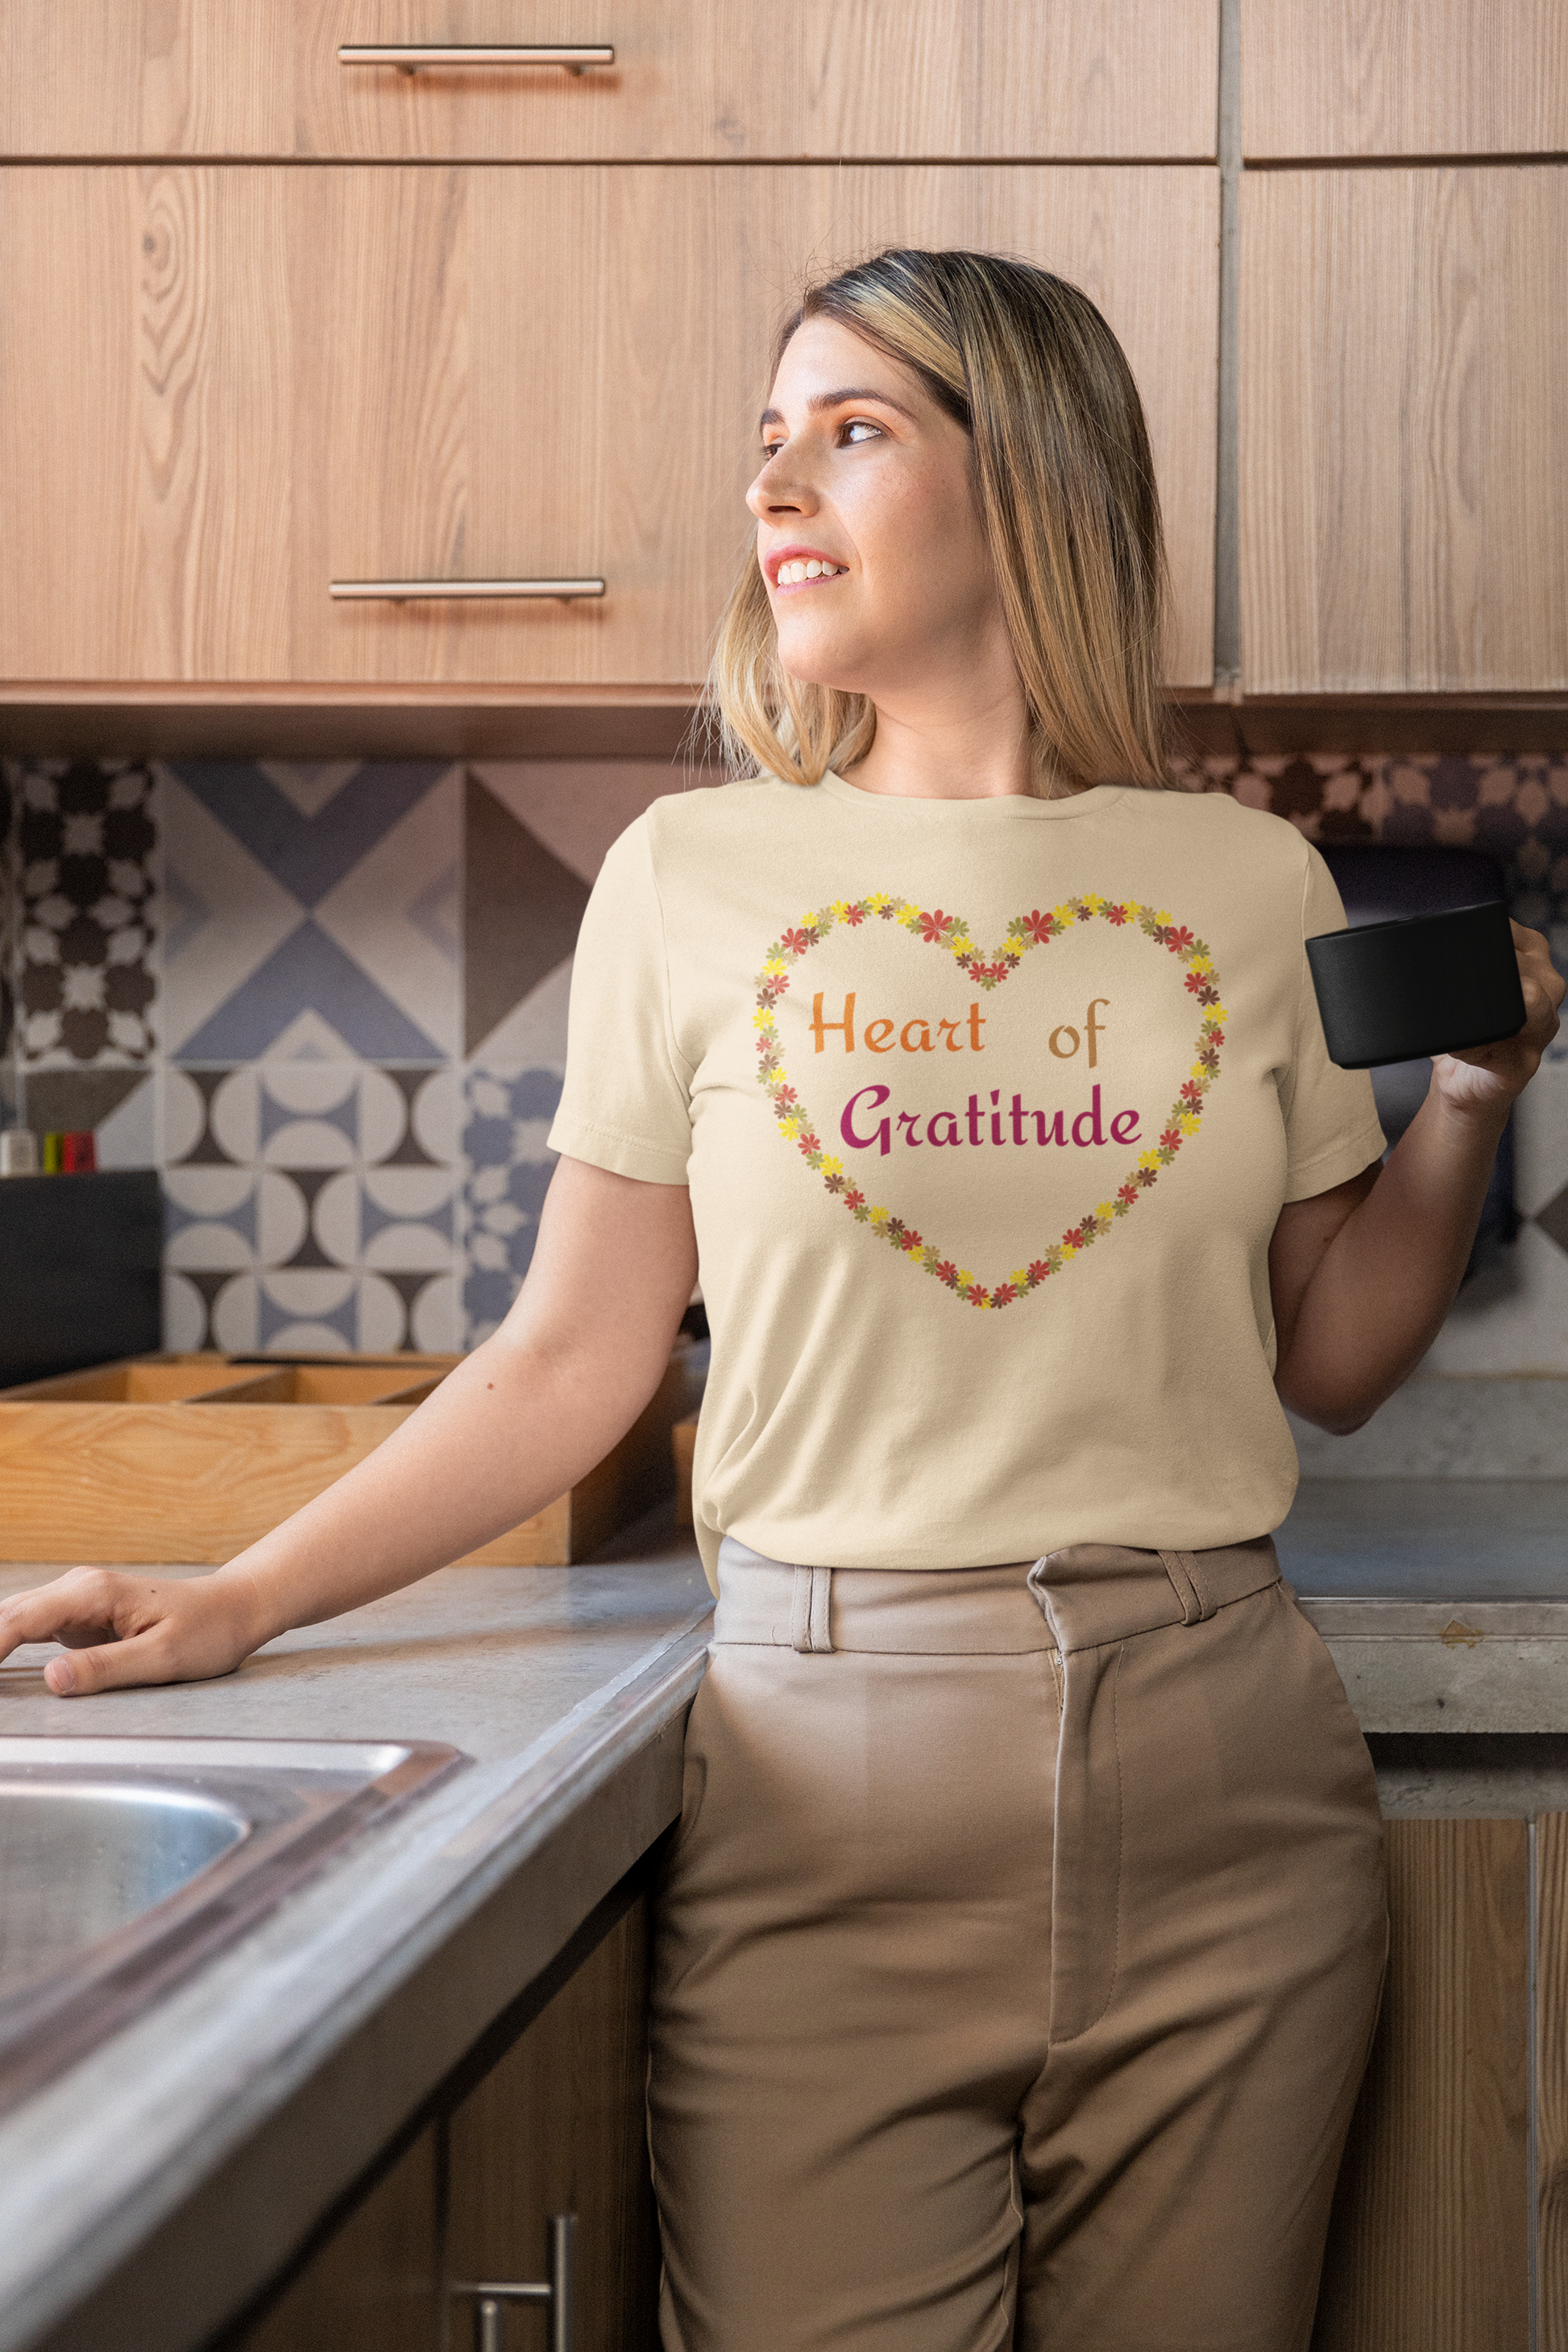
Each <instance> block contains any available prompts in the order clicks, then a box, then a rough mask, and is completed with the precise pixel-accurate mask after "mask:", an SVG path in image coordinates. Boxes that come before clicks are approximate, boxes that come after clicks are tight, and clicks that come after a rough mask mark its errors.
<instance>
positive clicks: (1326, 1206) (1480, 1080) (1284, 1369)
mask: <svg viewBox="0 0 1568 2352" xmlns="http://www.w3.org/2000/svg"><path fill="white" fill-rule="evenodd" d="M1513 940H1514V946H1515V948H1516V949H1517V950H1518V952H1519V972H1520V981H1521V986H1522V987H1523V990H1524V1003H1525V1013H1526V1019H1525V1024H1524V1026H1523V1028H1522V1029H1521V1031H1520V1032H1519V1034H1518V1035H1517V1036H1516V1037H1509V1038H1505V1039H1504V1040H1503V1042H1502V1043H1501V1044H1500V1045H1482V1046H1480V1047H1479V1048H1477V1050H1475V1051H1474V1052H1472V1053H1468V1054H1442V1055H1438V1057H1437V1060H1436V1063H1435V1064H1434V1066H1433V1070H1432V1085H1431V1087H1430V1090H1429V1091H1428V1093H1427V1097H1426V1101H1425V1102H1424V1103H1423V1104H1422V1106H1421V1108H1420V1110H1419V1111H1418V1112H1417V1114H1416V1116H1415V1118H1414V1119H1413V1120H1412V1122H1411V1124H1410V1126H1409V1127H1408V1128H1407V1129H1405V1133H1404V1135H1403V1136H1402V1137H1401V1138H1400V1139H1399V1142H1398V1145H1397V1146H1396V1148H1395V1149H1394V1150H1393V1151H1392V1152H1391V1153H1390V1154H1389V1157H1388V1159H1387V1160H1386V1161H1385V1162H1384V1163H1383V1164H1381V1165H1379V1164H1378V1163H1376V1162H1374V1163H1373V1166H1372V1167H1370V1168H1365V1169H1363V1171H1362V1172H1361V1174H1360V1175H1359V1176H1353V1177H1352V1179H1351V1181H1350V1182H1349V1183H1348V1184H1336V1185H1335V1186H1334V1188H1333V1190H1332V1191H1331V1192H1319V1193H1317V1194H1315V1195H1314V1197H1313V1198H1312V1199H1310V1200H1308V1201H1292V1202H1288V1203H1287V1205H1286V1207H1285V1208H1283V1209H1282V1210H1281V1211H1280V1213H1279V1223H1278V1224H1277V1225H1276V1226H1275V1228H1274V1238H1273V1240H1272V1242H1271V1243H1270V1244H1269V1247H1268V1283H1269V1288H1270V1290H1271V1292H1272V1294H1273V1302H1274V1328H1275V1333H1276V1336H1277V1339H1278V1342H1279V1360H1278V1362H1277V1365H1276V1368H1275V1373H1274V1385H1275V1387H1276V1388H1277V1389H1278V1390H1279V1395H1280V1398H1281V1399H1282V1401H1283V1402H1285V1403H1286V1404H1288V1405H1289V1407H1290V1409H1291V1411H1292V1412H1298V1413H1300V1415H1301V1417H1302V1418H1303V1420H1306V1421H1311V1422H1316V1423H1317V1424H1318V1426H1319V1427H1320V1428H1321V1429H1331V1430H1333V1431H1335V1432H1336V1433H1345V1432H1347V1431H1350V1430H1352V1429H1359V1428H1360V1427H1361V1425H1362V1423H1363V1422H1364V1421H1367V1420H1369V1419H1370V1418H1371V1416H1372V1415H1373V1413H1374V1412H1376V1411H1377V1408H1378V1406H1379V1405H1380V1404H1382V1403H1383V1402H1384V1399H1385V1398H1387V1397H1390V1396H1392V1395H1393V1393H1394V1390H1395V1389H1396V1388H1397V1387H1398V1386H1399V1384H1400V1382H1401V1381H1403V1380H1405V1378H1406V1377H1407V1376H1408V1375H1409V1374H1410V1373H1411V1372H1412V1371H1414V1370H1415V1366H1416V1365H1417V1364H1418V1363H1419V1362H1420V1360H1421V1359H1422V1357H1423V1356H1424V1355H1425V1354H1426V1350H1427V1349H1428V1348H1429V1347H1430V1346H1431V1344H1432V1342H1433V1340H1434V1339H1436V1336H1437V1330H1438V1327H1439V1325H1440V1324H1441V1323H1442V1320H1443V1318H1444V1316H1445V1315H1446V1314H1447V1311H1448V1308H1449V1307H1450V1306H1451V1305H1452V1304H1453V1300H1454V1294H1455V1292H1456V1291H1457V1290H1458V1286H1459V1278H1460V1276H1461V1275H1462V1274H1463V1273H1464V1270H1465V1262H1466V1260H1467V1258H1468V1256H1469V1253H1470V1244H1471V1243H1472V1242H1473V1240H1474V1239H1475V1233H1476V1225H1477V1223H1478V1221H1479V1217H1480V1213H1481V1203H1482V1202H1483V1201H1484V1200H1485V1198H1486V1191H1487V1183H1488V1180H1489V1176H1490V1173H1491V1166H1492V1161H1493V1160H1494V1158H1495V1157H1496V1154H1497V1148H1498V1143H1499V1141H1500V1138H1501V1135H1502V1131H1503V1128H1504V1126H1505V1124H1506V1123H1507V1119H1508V1115H1509V1111H1510V1108H1512V1105H1513V1103H1514V1100H1515V1098H1516V1097H1518V1096H1519V1095H1520V1094H1521V1093H1522V1092H1523V1090H1524V1088H1525V1087H1526V1086H1527V1085H1528V1084H1529V1082H1530V1080H1531V1078H1532V1077H1533V1076H1534V1075H1535V1072H1536V1070H1537V1068H1538V1067H1539V1066H1540V1062H1541V1056H1542V1054H1543V1053H1544V1052H1545V1050H1546V1048H1547V1046H1548V1045H1550V1044H1551V1043H1552V1038H1553V1037H1554V1036H1555V1035H1556V1034H1557V1007H1558V1006H1559V1005H1560V1004H1561V1003H1562V1002H1563V981H1562V979H1561V978H1560V977H1559V975H1558V974H1557V972H1556V971H1554V970H1553V969H1552V959H1551V956H1550V954H1549V953H1548V951H1547V946H1546V941H1545V940H1543V939H1542V936H1541V934H1540V932H1539V931H1527V930H1525V929H1523V927H1522V926H1521V924H1519V923H1515V925H1514V927H1513Z"/></svg>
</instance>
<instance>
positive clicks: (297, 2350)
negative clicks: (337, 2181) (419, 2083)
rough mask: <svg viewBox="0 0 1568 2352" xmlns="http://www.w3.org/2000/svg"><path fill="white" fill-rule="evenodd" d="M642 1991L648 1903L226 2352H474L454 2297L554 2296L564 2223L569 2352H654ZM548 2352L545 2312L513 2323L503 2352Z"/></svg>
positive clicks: (530, 2312) (469, 2322) (502, 2336)
mask: <svg viewBox="0 0 1568 2352" xmlns="http://www.w3.org/2000/svg"><path fill="white" fill-rule="evenodd" d="M488 2054H489V2053H484V2052H481V2053H479V2056H478V2058H477V2061H476V2064H477V2065H478V2066H482V2065H483V2063H484V2058H485V2056H486V2055H488ZM646 2070H647V1895H646V1894H642V1895H638V1897H637V1900H635V1901H634V1902H633V1904H632V1905H631V1907H630V1908H629V1909H628V1910H626V1912H624V1913H623V1914H622V1916H621V1917H620V1918H619V1919H618V1920H617V1922H616V1925H615V1926H614V1927H611V1929H610V1930H609V1932H608V1934H607V1935H606V1936H605V1937H604V1938H603V1940H602V1941H601V1942H600V1943H599V1944H597V1945H596V1946H595V1948H594V1949H593V1951H591V1952H590V1953H589V1954H588V1956H587V1957H586V1958H585V1959H584V1961H583V1962H582V1965H581V1966H580V1967H579V1968H578V1969H576V1970H575V1972H574V1974H573V1975H572V1976H570V1977H569V1978H568V1979H567V1980H566V1982H565V1983H564V1984H563V1986H562V1987H561V1989H560V1990H559V1991H557V1992H556V1993H555V1994H554V1996H553V1998H552V1999H551V2000H549V2001H548V2002H547V2004H546V2005H545V2007H544V2008H543V2009H542V2010H541V2011H540V2012H539V2014H538V2015H537V2016H536V2017H535V2018H534V2019H533V2021H532V2022H531V2024H529V2025H528V2026H527V2027H525V2028H524V2030H523V2032H521V2034H520V2035H519V2036H518V2037H517V2038H516V2039H515V2040H514V2041H513V2042H511V2044H510V2047H508V2048H504V2049H502V2050H501V2051H500V2053H498V2054H496V2056H495V2063H493V2064H491V2065H490V2066H489V2071H488V2072H482V2073H480V2074H479V2080H478V2082H477V2083H473V2082H472V2081H471V2074H470V2075H469V2077H468V2079H467V2080H465V2082H463V2083H462V2084H459V2085H458V2087H457V2088H456V2089H455V2090H454V2093H453V2095H452V2099H451V2103H450V2104H449V2105H447V2106H445V2107H444V2108H443V2109H442V2111H441V2112H439V2113H437V2116H435V2118H434V2119H433V2120H432V2121H431V2122H429V2123H428V2124H426V2126H425V2128H424V2129H423V2130H422V2131H421V2132H420V2133H419V2135H418V2137H416V2139H415V2140H414V2141H413V2142H412V2144H411V2145H410V2146H409V2147H406V2148H405V2150H404V2151H403V2153H402V2154H401V2155H400V2156H399V2157H398V2158H397V2159H396V2161H395V2163H394V2164H393V2165H392V2166H391V2168H389V2169H388V2170H386V2171H384V2172H383V2173H382V2175H381V2177H380V2179H378V2180H377V2182H376V2183H375V2185H374V2188H372V2189H370V2191H369V2193H368V2194H367V2195H366V2196H364V2197H363V2200H361V2201H360V2202H359V2203H358V2204H357V2205H356V2206H355V2207H354V2209H353V2211H352V2212H351V2213H350V2214H349V2216H348V2218H347V2219H346V2220H345V2221H342V2223H341V2225H340V2226H339V2227H338V2228H337V2230H336V2231H335V2232H334V2233H333V2234H332V2235H331V2237H329V2238H328V2239H327V2241H326V2242H325V2243H324V2244H323V2245H322V2246H321V2248H320V2249H319V2250H318V2251H317V2252H315V2253H314V2254H313V2255H312V2256H311V2258H310V2260H309V2261H308V2262H307V2263H306V2264H305V2266H304V2268H303V2269H301V2270H300V2271H299V2272H298V2273H296V2275H295V2276H294V2277H293V2279H292V2281H291V2282H290V2284H288V2285H287V2286H286V2287H285V2288H284V2290H283V2292H282V2293H281V2294H280V2295H279V2296H278V2297H277V2299H276V2300H275V2301H274V2302H273V2303H272V2304H271V2305H270V2307H269V2308H268V2310H267V2311H266V2313H265V2314H264V2315H263V2316H262V2317H261V2318H260V2319H258V2321H257V2322H255V2323H254V2324H253V2325H251V2326H248V2327H246V2328H243V2329H242V2330H241V2331H240V2332H238V2333H233V2334H229V2335H227V2336H225V2337H224V2338H223V2339H222V2340H223V2344H224V2347H225V2352H229V2347H234V2352H238V2347H244V2352H468V2347H470V2346H475V2345H478V2344H479V2343H480V2342H481V2341H482V2340H483V2339H482V2338H481V2336H480V2332H479V2321H478V2308H477V2303H476V2299H475V2298H474V2297H472V2296H471V2295H465V2294H459V2293H455V2292H454V2291H453V2290H454V2288H455V2287H458V2286H460V2285H462V2284H469V2283H478V2282H480V2281H488V2282H496V2281H508V2282H521V2281H530V2280H539V2281H542V2280H543V2279H545V2278H546V2276H547V2275H548V2272H549V2235H550V2231H549V2221H550V2217H551V2215H552V2214H556V2213H574V2214H575V2215H576V2217H577V2228H576V2238H575V2249H574V2310H575V2332H574V2343H575V2352H654V2347H655V2346H656V2344H657V2341H658V2326H657V2305H658V2226H657V2223H656V2221H655V2216H654V2208H653V2192H652V2188H651V2185H650V2182H649V2179H648V2165H647V2134H646V2128H645V2122H644V2084H645V2076H646ZM549 2340H550V2339H549V2334H548V2326H547V2319H546V2315H545V2314H544V2313H543V2312H542V2311H540V2310H535V2309H528V2308H506V2307H503V2308H502V2310H501V2311H500V2315H499V2332H498V2333H496V2334H495V2336H494V2337H493V2352H542V2347H543V2346H544V2345H545V2344H546V2343H547V2342H548V2341H549ZM486 2352H492V2347H491V2345H490V2344H487V2345H486Z"/></svg>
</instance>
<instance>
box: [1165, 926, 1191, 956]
mask: <svg viewBox="0 0 1568 2352" xmlns="http://www.w3.org/2000/svg"><path fill="white" fill-rule="evenodd" d="M1192 943H1193V935H1192V933H1191V931H1189V930H1188V929H1187V928H1186V925H1185V924H1182V925H1180V926H1179V927H1178V926H1173V927H1172V929H1170V930H1168V931H1167V932H1166V933H1165V945H1166V946H1167V947H1168V948H1169V949H1170V950H1171V953H1172V954H1173V955H1180V954H1181V952H1182V950H1183V949H1184V948H1190V947H1191V946H1192Z"/></svg>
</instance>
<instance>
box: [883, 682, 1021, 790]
mask: <svg viewBox="0 0 1568 2352" xmlns="http://www.w3.org/2000/svg"><path fill="white" fill-rule="evenodd" d="M876 709H877V735H876V740H875V741H874V742H873V744H872V746H871V748H870V750H869V751H868V752H867V754H866V756H865V758H864V759H863V760H860V761H857V763H856V765H855V767H854V768H853V770H852V771H851V772H850V781H851V782H853V783H855V784H857V785H858V787H859V789H860V790H861V791H862V792H867V793H889V794H890V795H891V796H893V797H895V798H897V799H900V800H931V801H961V800H962V801H982V800H1000V799H1003V798H1005V797H1006V796H1007V795H1009V794H1019V795H1026V794H1028V793H1033V792H1034V791H1035V789H1036V784H1035V773H1034V762H1033V759H1032V756H1031V753H1030V748H1029V723H1028V713H1027V709H1026V705H1025V702H1024V696H1023V689H1022V688H1021V687H1020V686H1019V684H1018V681H1017V678H1016V676H1015V677H1011V678H1009V679H1008V680H1007V682H1006V683H1005V685H1001V686H998V687H997V688H996V689H995V690H994V692H993V693H992V694H990V695H989V696H985V697H983V698H975V697H973V695H971V696H966V697H964V698H963V699H962V700H955V702H952V703H950V702H947V701H946V700H945V699H944V700H943V701H941V702H937V703H935V704H934V706H933V704H932V703H931V702H921V703H916V704H913V705H911V704H910V702H908V701H906V700H905V699H904V698H902V697H898V698H892V699H890V700H889V702H887V703H883V702H880V701H879V702H878V703H877V706H876Z"/></svg>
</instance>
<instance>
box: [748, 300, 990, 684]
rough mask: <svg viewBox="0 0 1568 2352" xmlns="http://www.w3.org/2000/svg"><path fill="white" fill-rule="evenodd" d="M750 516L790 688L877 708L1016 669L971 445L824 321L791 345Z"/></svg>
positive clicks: (894, 373) (765, 435)
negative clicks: (829, 692) (798, 685)
mask: <svg viewBox="0 0 1568 2352" xmlns="http://www.w3.org/2000/svg"><path fill="white" fill-rule="evenodd" d="M762 439H763V450H764V453H765V457H764V463H763V469H762V471H761V473H760V474H759V475H758V476H757V478H756V480H755V481H754V482H753V483H752V487H751V490H750V492H749V493H748V497H747V504H748V505H749V506H750V508H751V509H752V513H753V514H754V515H755V516H756V518H757V557H758V561H759V562H760V563H761V565H762V568H763V577H764V579H765V580H766V582H767V584H768V597H769V601H770V603H771V604H772V606H773V619H774V622H775V624H776V625H777V628H778V644H779V658H780V660H781V661H782V662H783V664H784V668H785V669H786V670H787V671H788V672H789V674H790V675H791V676H792V677H797V678H799V679H801V680H802V681H803V682H805V683H809V684H812V685H816V686H829V687H837V688H841V689H842V690H843V691H845V692H847V693H855V694H866V695H869V696H870V698H871V699H872V700H873V701H874V702H875V703H877V704H878V705H879V706H884V705H891V704H895V703H897V702H898V701H899V700H900V698H903V697H906V696H908V695H909V694H910V693H911V692H914V693H916V694H917V695H919V696H920V697H921V698H922V699H924V698H928V697H929V695H930V693H931V690H932V689H933V688H935V689H937V690H939V691H940V690H941V689H942V685H943V682H944V681H945V680H947V679H948V678H950V677H951V678H952V680H953V681H955V682H956V681H958V680H961V679H963V677H965V676H967V677H969V678H971V679H973V678H974V677H975V675H976V666H977V665H978V667H979V669H980V670H981V671H989V670H991V669H992V668H993V667H994V665H995V663H996V661H997V658H998V656H999V655H1000V657H1001V658H1002V659H1003V660H1004V661H1005V663H1006V664H1007V666H1008V667H1009V669H1010V668H1011V655H1010V653H1009V652H1008V650H1007V643H1006V633H1005V625H1004V623H1003V620H1002V614H1001V608H1000V605H999V604H998V602H997V597H996V583H995V576H994V571H993V568H992V563H991V555H990V551H989V549H988V547H987V545H986V541H985V533H984V528H983V526H982V523H981V520H980V517H979V515H978V514H977V512H976V511H975V506H974V499H973V492H972V490H971V488H970V479H969V465H970V442H969V436H967V434H965V432H964V431H963V427H962V426H961V425H958V424H957V423H956V422H955V420H954V419H953V418H952V417H951V416H950V415H948V414H947V412H946V410H945V409H943V408H942V407H940V406H939V405H938V404H937V403H936V402H935V401H934V400H933V399H932V398H931V394H929V393H928V392H927V391H926V390H925V388H924V386H923V385H922V384H921V381H920V379H919V377H918V376H916V375H915V374H914V373H912V372H911V371H910V369H908V368H906V367H904V366H902V365H901V364H900V362H898V361H896V360H891V359H888V358H885V357H884V356H883V354H882V353H881V352H878V351H875V350H873V349H872V347H871V346H870V344H868V343H865V342H862V341H861V340H860V338H859V337H858V335H854V334H851V333H850V331H849V330H848V329H847V327H841V326H838V325H837V324H836V323H835V322H833V321H832V320H826V319H808V320H806V321H805V325H804V326H802V327H801V328H799V329H798V330H797V331H796V332H795V334H794V335H793V336H792V337H791V339H790V341H789V343H788V344H787V346H786V347H785V350H784V358H783V360H782V361H781V362H780V364H779V372H778V374H777V376H776V378H775V379H774V383H773V392H772V394H771V396H770V399H769V403H768V406H767V407H766V409H765V410H764V411H763V419H762Z"/></svg>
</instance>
